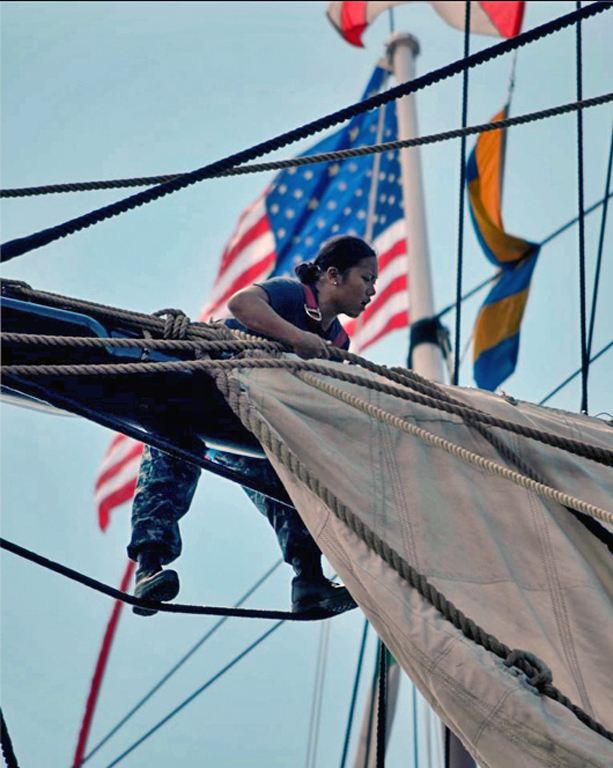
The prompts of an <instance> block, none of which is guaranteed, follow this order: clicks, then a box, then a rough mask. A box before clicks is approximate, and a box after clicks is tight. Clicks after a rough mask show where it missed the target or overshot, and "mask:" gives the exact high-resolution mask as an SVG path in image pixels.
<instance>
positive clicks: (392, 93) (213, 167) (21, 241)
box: [0, 2, 613, 261]
mask: <svg viewBox="0 0 613 768" xmlns="http://www.w3.org/2000/svg"><path fill="white" fill-rule="evenodd" d="M612 5H613V3H610V2H602V3H592V4H590V5H588V6H587V7H586V8H582V9H579V10H578V11H575V12H573V13H569V14H567V15H566V16H561V17H560V18H558V19H555V20H553V21H551V22H548V23H546V24H543V25H541V26H540V27H535V28H534V29H532V30H530V31H528V32H525V33H522V34H521V35H517V36H516V37H513V38H510V39H508V40H504V41H502V42H501V43H498V44H496V45H494V46H491V47H490V48H487V49H485V50H484V51H481V52H479V53H476V54H473V55H471V56H469V57H467V58H466V59H464V60H460V61H456V62H454V63H452V64H450V65H448V66H446V67H442V68H441V69H438V70H435V71H434V72H431V73H429V74H426V75H424V76H422V77H419V78H416V79H415V80H412V81H410V82H408V83H402V84H400V85H397V86H396V87H394V88H391V89H389V90H388V91H386V92H385V93H382V94H377V95H375V96H372V97H371V98H369V99H366V100H365V101H362V102H359V103H358V104H354V105H353V106H350V107H346V108H345V109H341V110H339V111H337V112H335V113H333V114H331V115H328V116H326V117H323V118H320V119H318V120H315V121H314V122H311V123H309V124H307V125H305V126H303V127H302V128H298V129H294V130H291V131H289V132H287V133H285V134H282V135H280V136H278V137H276V138H273V139H269V140H267V141H264V142H262V143H261V144H258V145H256V146H254V147H252V148H251V149H248V150H243V151H242V152H238V153H236V154H234V155H231V156H229V157H227V158H225V159H223V160H218V161H216V162H214V163H211V164H210V165H207V166H204V167H203V168H200V169H198V170H196V171H192V172H189V173H185V174H182V175H181V176H179V177H178V178H175V179H172V180H171V181H166V182H164V183H162V184H160V185H157V186H155V187H152V188H150V189H148V190H144V191H143V192H138V193H137V194H135V195H132V196H130V197H127V198H125V199H124V200H120V201H118V202H116V203H112V204H110V205H107V206H104V207H102V208H99V209H97V210H95V211H92V212H90V213H88V214H85V215H83V216H79V217H77V218H76V219H72V220H70V221H67V222H64V223H63V224H59V225H57V226H54V227H50V228H48V229H45V230H41V231H40V232H37V233H35V234H32V235H29V236H27V237H23V238H17V239H15V240H10V241H8V242H7V243H5V244H3V246H2V253H1V255H0V261H8V260H10V259H13V258H15V257H17V256H20V255H22V254H24V253H27V252H29V251H31V250H34V249H35V248H40V247H42V246H44V245H48V244H49V243H51V242H54V241H55V240H58V239H60V238H62V237H65V236H67V235H70V234H73V233H74V232H78V231H80V230H82V229H85V228H86V227H89V226H91V225H93V224H98V223H100V222H101V221H105V220H106V219H109V218H111V217H113V216H117V215H119V214H120V213H125V212H127V211H129V210H133V209H134V208H137V207H139V206H141V205H144V204H146V203H150V202H153V201H154V200H158V199H160V198H162V197H164V196H166V195H167V194H170V193H172V192H177V191H178V190H180V189H185V188H186V187H188V186H191V185H192V184H195V183H197V182H199V181H203V180H204V179H208V178H212V177H214V176H215V175H217V174H218V173H220V172H223V171H227V170H230V169H231V168H233V167H236V166H239V165H242V164H243V163H247V162H249V161H251V160H253V159H255V158H256V157H260V156H261V155H264V154H268V153H270V152H274V151H276V150H278V149H281V148H282V147H285V146H287V145H288V144H291V143H293V142H295V141H299V140H301V139H305V138H307V137H309V136H312V135H313V134H315V133H319V132H320V131H323V130H326V129H327V128H330V127H332V126H334V125H337V124H339V123H342V122H345V121H346V120H348V119H350V118H352V117H355V116H357V115H360V114H363V113H364V112H367V111H369V110H371V109H376V108H377V107H380V106H382V105H383V104H387V103H388V102H390V101H393V100H395V99H399V98H401V97H402V96H405V95H407V94H409V93H415V92H417V91H419V90H421V89H423V88H426V87H428V86H430V85H433V84H434V83H437V82H440V81H442V80H445V79H446V78H448V77H452V76H453V75H456V74H459V73H460V72H463V71H465V70H466V69H468V68H472V67H475V66H478V65H480V64H483V63H485V62H487V61H491V60H492V59H494V58H497V57H498V56H502V55H503V54H505V53H508V52H510V51H514V50H517V49H518V48H520V47H522V46H524V45H527V44H528V43H531V42H534V41H535V40H538V39H540V38H542V37H545V36H547V35H550V34H553V33H555V32H558V31H559V30H561V29H564V28H565V27H568V26H570V25H572V24H575V23H576V22H577V21H578V20H579V19H587V18H590V17H592V16H595V15H597V14H599V13H601V12H602V11H604V10H609V9H610V7H611V6H612Z"/></svg>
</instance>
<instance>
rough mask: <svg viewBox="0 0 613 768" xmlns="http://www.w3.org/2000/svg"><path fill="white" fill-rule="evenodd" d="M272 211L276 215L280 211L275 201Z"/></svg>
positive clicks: (271, 207)
mask: <svg viewBox="0 0 613 768" xmlns="http://www.w3.org/2000/svg"><path fill="white" fill-rule="evenodd" d="M270 212H271V213H272V214H275V215H276V214H277V213H279V206H278V205H277V204H276V203H273V205H271V206H270Z"/></svg>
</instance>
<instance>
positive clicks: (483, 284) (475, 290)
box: [435, 130, 613, 349]
mask: <svg viewBox="0 0 613 768" xmlns="http://www.w3.org/2000/svg"><path fill="white" fill-rule="evenodd" d="M612 164H613V130H612V132H611V153H610V155H609V169H608V174H607V180H608V181H607V190H608V189H609V183H610V179H611V165H612ZM611 197H613V192H611V191H607V194H606V195H605V196H604V197H603V198H602V200H599V201H598V202H597V203H594V204H593V205H590V207H589V208H586V209H585V211H584V212H583V214H584V216H587V215H588V214H590V213H593V212H594V211H595V210H596V209H597V208H600V206H601V205H602V206H603V207H604V210H606V208H607V207H608V202H609V200H610V198H611ZM603 217H604V218H606V214H605V212H604V211H603ZM577 221H579V217H578V216H574V217H573V218H572V219H570V221H567V222H566V224H564V225H562V226H561V227H560V228H559V229H556V230H555V232H552V233H551V234H550V235H548V236H547V237H546V238H545V239H544V240H541V242H540V243H539V244H538V245H539V247H540V248H541V250H542V248H543V246H544V245H547V244H548V243H550V242H551V241H552V240H554V239H555V238H556V237H558V236H559V235H561V234H562V233H563V232H566V230H567V229H570V227H572V226H573V224H576V223H577ZM603 237H604V221H603V224H602V226H601V236H600V245H599V250H598V253H599V264H600V256H601V255H602V243H603ZM598 269H599V268H598ZM501 274H502V270H499V271H498V272H496V273H495V274H494V275H492V276H491V277H488V278H487V279H486V280H484V281H483V282H481V283H479V284H478V285H476V286H475V287H474V288H472V289H471V290H470V291H468V293H465V294H464V295H463V296H462V299H461V300H462V301H463V302H464V301H466V300H467V299H470V298H472V297H473V296H474V295H475V294H476V293H478V292H479V291H480V290H482V289H483V288H485V287H486V286H488V285H489V284H490V283H493V282H495V281H496V280H498V278H499V277H500V275H501ZM594 290H596V289H594ZM455 307H456V302H455V301H454V302H453V303H452V304H448V305H447V306H446V307H445V308H444V309H441V311H440V312H438V313H437V314H436V315H435V317H436V318H437V319H439V320H440V318H441V317H443V316H444V315H446V314H447V313H448V312H451V310H452V309H455ZM593 313H594V307H592V315H593ZM592 324H593V321H592ZM589 347H590V349H591V337H590V342H589Z"/></svg>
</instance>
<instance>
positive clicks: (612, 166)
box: [587, 128, 613, 359]
mask: <svg viewBox="0 0 613 768" xmlns="http://www.w3.org/2000/svg"><path fill="white" fill-rule="evenodd" d="M612 170H613V128H612V129H611V146H610V147H609V163H608V165H607V178H606V181H605V188H604V192H605V197H604V205H603V207H602V220H601V222H600V237H599V239H598V255H597V257H596V272H595V275H594V290H593V292H592V311H591V316H590V329H589V332H588V336H587V356H588V359H589V357H590V355H591V354H592V341H593V340H594V321H595V319H596V301H597V298H598V286H599V283H600V267H601V264H602V252H603V248H604V233H605V228H606V224H607V209H608V207H609V205H608V204H609V197H610V196H611V192H610V191H609V190H610V187H611V172H612Z"/></svg>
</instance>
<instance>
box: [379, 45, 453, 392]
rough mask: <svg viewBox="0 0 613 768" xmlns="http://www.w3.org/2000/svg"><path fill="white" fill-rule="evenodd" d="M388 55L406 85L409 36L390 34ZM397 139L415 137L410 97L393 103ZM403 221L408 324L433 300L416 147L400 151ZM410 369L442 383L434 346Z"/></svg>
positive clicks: (422, 349) (426, 345)
mask: <svg viewBox="0 0 613 768" xmlns="http://www.w3.org/2000/svg"><path fill="white" fill-rule="evenodd" d="M387 50H388V55H389V58H390V61H391V64H392V68H393V71H394V76H395V77H396V82H397V83H406V82H409V81H410V80H413V78H414V76H415V66H414V59H415V57H416V56H417V54H418V53H419V43H418V42H417V39H416V38H415V37H413V36H412V35H409V34H406V33H404V32H403V33H398V32H395V33H393V34H392V35H391V36H390V38H389V39H388V42H387ZM396 110H397V116H398V138H399V139H401V140H404V139H413V138H415V137H416V136H417V135H418V133H417V114H416V110H415V99H414V96H413V94H412V93H410V94H408V95H406V96H403V97H402V98H401V99H398V101H397V102H396ZM400 169H401V175H402V194H403V200H404V218H405V222H406V226H407V248H408V260H409V269H408V272H409V274H408V282H409V315H410V321H411V324H413V323H416V322H417V321H418V320H424V319H426V318H431V317H433V316H434V297H433V293H432V278H431V274H430V257H429V252H428V235H427V232H426V214H425V207H424V199H423V192H422V172H421V161H420V156H419V147H407V148H405V149H401V150H400ZM412 362H413V365H412V368H413V370H414V371H415V372H416V373H419V374H420V375H421V376H425V377H426V378H428V379H432V380H433V381H438V382H440V383H444V374H443V358H442V354H441V349H440V347H439V346H438V345H436V344H433V343H430V342H423V343H421V344H419V345H418V346H416V347H415V348H414V349H413V361H412Z"/></svg>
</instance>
